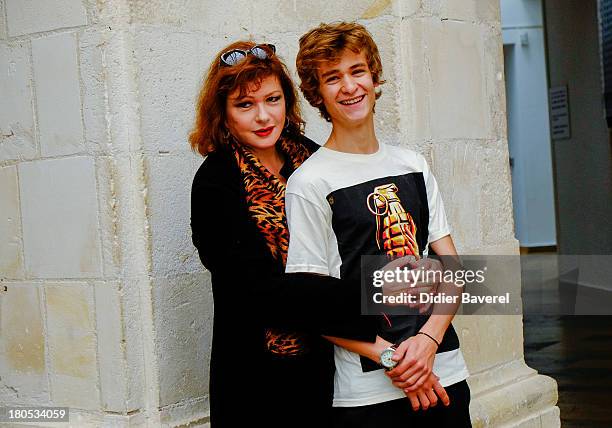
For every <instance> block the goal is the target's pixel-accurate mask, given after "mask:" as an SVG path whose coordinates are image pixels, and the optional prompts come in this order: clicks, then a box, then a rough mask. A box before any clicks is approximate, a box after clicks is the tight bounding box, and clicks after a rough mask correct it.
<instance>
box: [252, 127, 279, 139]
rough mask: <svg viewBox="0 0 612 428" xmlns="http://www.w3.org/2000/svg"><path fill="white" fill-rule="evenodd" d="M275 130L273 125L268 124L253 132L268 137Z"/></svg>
mask: <svg viewBox="0 0 612 428" xmlns="http://www.w3.org/2000/svg"><path fill="white" fill-rule="evenodd" d="M273 130H274V127H273V126H268V127H267V128H261V129H258V130H257V131H253V132H254V133H255V135H257V136H258V137H267V136H268V135H270V134H271V133H272V131H273Z"/></svg>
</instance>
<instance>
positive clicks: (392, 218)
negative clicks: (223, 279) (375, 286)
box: [367, 183, 419, 260]
mask: <svg viewBox="0 0 612 428" xmlns="http://www.w3.org/2000/svg"><path fill="white" fill-rule="evenodd" d="M397 192H398V188H397V186H396V185H395V184H394V183H390V184H385V185H382V186H376V187H375V188H374V191H373V192H372V193H370V194H369V195H368V198H367V205H368V209H369V210H370V212H371V213H372V214H374V215H375V216H376V243H377V244H378V248H379V249H380V250H382V251H384V252H385V254H386V255H387V257H388V258H389V259H390V260H393V259H396V258H399V257H403V256H415V257H416V258H417V259H419V244H418V243H417V240H416V225H415V224H414V220H413V219H412V216H411V215H410V213H408V212H407V211H406V210H405V209H404V207H403V206H402V201H401V200H400V198H399V196H398V195H397Z"/></svg>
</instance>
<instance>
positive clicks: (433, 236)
mask: <svg viewBox="0 0 612 428" xmlns="http://www.w3.org/2000/svg"><path fill="white" fill-rule="evenodd" d="M421 161H422V162H423V179H424V180H425V189H426V191H427V205H428V206H429V237H428V241H429V242H430V243H431V242H434V241H437V240H438V239H440V238H444V237H445V236H446V235H450V227H449V225H448V221H447V220H446V211H445V210H444V202H443V201H442V195H441V193H440V189H439V188H438V183H437V182H436V178H435V177H434V176H433V174H432V173H431V170H430V169H429V165H428V164H427V161H426V160H425V158H423V157H422V156H421Z"/></svg>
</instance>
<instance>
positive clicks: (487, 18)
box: [440, 0, 500, 24]
mask: <svg viewBox="0 0 612 428" xmlns="http://www.w3.org/2000/svg"><path fill="white" fill-rule="evenodd" d="M440 17H441V18H442V19H455V20H460V21H468V22H471V21H477V22H483V21H484V22H494V23H497V24H499V21H500V10H499V1H492V0H444V1H443V3H442V8H441V13H440Z"/></svg>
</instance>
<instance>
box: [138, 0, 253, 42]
mask: <svg viewBox="0 0 612 428" xmlns="http://www.w3.org/2000/svg"><path fill="white" fill-rule="evenodd" d="M259 3H260V2H258V4H257V8H258V9H259ZM131 6H132V7H131V21H132V22H134V23H141V24H161V25H165V26H168V27H170V26H177V25H178V26H181V27H183V28H191V29H197V30H198V31H203V32H205V33H207V34H208V35H209V36H210V35H214V37H215V38H219V39H225V40H224V42H228V41H230V40H234V39H236V38H244V37H246V36H245V35H246V34H248V33H251V32H252V31H253V27H252V17H251V12H252V10H253V8H254V7H255V5H254V3H252V2H244V1H242V0H225V1H223V2H216V1H201V0H147V1H136V2H133V3H132V4H131ZM220 35H223V36H220Z"/></svg>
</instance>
